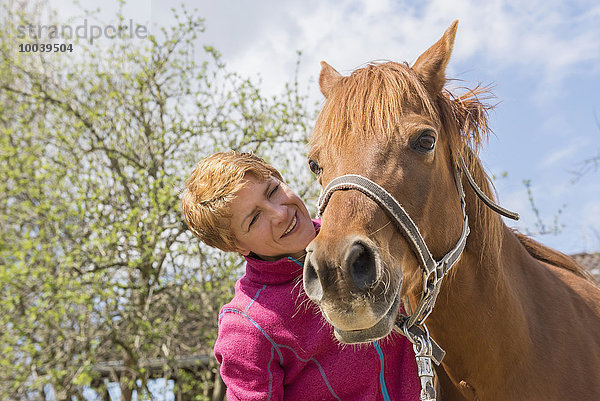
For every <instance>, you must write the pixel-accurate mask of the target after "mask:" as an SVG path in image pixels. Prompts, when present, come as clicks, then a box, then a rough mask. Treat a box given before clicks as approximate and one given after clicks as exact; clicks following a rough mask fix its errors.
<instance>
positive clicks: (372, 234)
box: [367, 221, 391, 238]
mask: <svg viewBox="0 0 600 401" xmlns="http://www.w3.org/2000/svg"><path fill="white" fill-rule="evenodd" d="M390 223H391V221H388V222H387V223H385V224H384V225H383V226H381V227H379V228H378V229H377V230H375V231H373V232H372V233H370V234H367V237H369V238H370V237H372V236H374V235H375V234H377V233H378V232H379V231H381V230H383V229H384V228H386V227H387V226H389V225H390Z"/></svg>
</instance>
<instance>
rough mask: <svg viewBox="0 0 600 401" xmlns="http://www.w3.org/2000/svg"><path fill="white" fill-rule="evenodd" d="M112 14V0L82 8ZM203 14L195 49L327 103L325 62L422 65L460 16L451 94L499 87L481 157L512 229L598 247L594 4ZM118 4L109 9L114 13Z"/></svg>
mask: <svg viewBox="0 0 600 401" xmlns="http://www.w3.org/2000/svg"><path fill="white" fill-rule="evenodd" d="M80 3H81V4H82V5H83V6H84V7H88V8H94V7H96V6H101V7H102V10H103V13H106V15H111V11H112V10H114V8H116V2H112V0H111V1H103V2H100V1H99V0H80ZM184 3H185V4H186V6H187V8H188V9H190V10H193V9H194V8H196V9H197V10H198V13H199V15H201V16H203V17H205V18H206V21H205V25H206V31H205V33H204V34H202V35H199V36H198V39H197V40H198V45H199V46H200V45H204V44H208V45H212V46H214V47H215V48H216V49H218V50H219V51H220V52H221V54H222V57H223V61H225V63H226V64H227V65H228V67H229V69H231V70H233V71H237V72H239V73H241V74H242V75H245V76H249V77H254V78H257V79H258V78H260V80H261V87H262V89H263V90H264V92H265V93H267V94H277V93H280V92H281V91H282V90H283V87H284V84H285V83H286V82H289V81H290V80H291V79H292V78H293V77H294V72H295V69H296V65H295V64H296V61H297V51H301V52H302V57H301V64H300V69H299V82H300V86H301V88H302V87H303V88H305V89H306V92H307V93H308V95H309V97H310V99H311V100H314V101H315V102H320V104H322V101H323V98H322V96H321V94H320V92H319V89H318V84H317V82H316V81H317V77H318V74H319V71H320V65H319V61H321V60H325V61H327V62H328V63H329V64H330V65H332V66H333V67H334V68H336V69H337V70H338V71H339V72H340V73H342V74H344V75H347V74H349V73H350V72H352V71H353V70H354V69H356V68H358V67H361V66H364V65H365V64H366V63H368V62H370V61H378V60H379V61H381V60H392V61H400V62H402V61H407V62H408V63H409V64H412V63H414V61H415V60H416V59H417V58H418V56H419V55H420V54H421V53H422V52H423V51H425V50H426V49H427V48H428V47H429V46H431V45H432V44H433V43H435V42H436V41H437V40H438V39H439V38H440V37H441V35H442V34H443V32H444V31H445V30H446V28H448V26H450V24H451V23H452V21H453V20H455V19H458V20H459V26H458V33H457V35H456V40H455V45H454V52H453V55H452V58H451V60H450V64H449V65H448V68H447V71H446V75H447V77H448V78H454V79H457V81H453V85H455V86H463V87H473V86H475V85H477V84H479V83H482V84H484V85H488V84H489V85H492V86H493V88H494V93H495V95H496V100H495V102H497V106H496V107H495V109H494V111H492V112H491V114H490V125H491V127H492V129H493V131H494V135H493V136H492V137H491V138H490V140H489V143H488V144H487V146H486V148H485V149H484V150H483V151H482V152H481V154H480V156H481V159H482V160H483V163H484V165H485V167H486V168H487V171H488V172H489V173H490V174H492V175H494V176H495V177H496V180H495V185H496V189H497V192H498V196H499V200H500V204H501V205H502V206H504V207H506V208H508V209H511V210H515V211H517V212H518V213H520V214H521V220H520V221H519V222H516V223H515V222H512V221H506V223H507V224H508V225H509V226H511V227H515V228H518V229H520V230H521V231H527V230H529V231H537V230H538V229H537V228H536V222H537V218H536V214H535V213H534V211H533V209H532V207H531V205H530V203H529V197H528V192H527V188H526V186H525V185H524V184H523V181H524V180H530V182H531V187H530V189H531V192H532V194H533V199H534V201H535V203H536V206H537V208H538V210H539V215H540V217H541V219H542V220H543V222H544V223H545V224H546V225H548V226H552V225H553V224H554V220H555V217H558V224H559V225H560V226H563V225H564V227H562V230H561V232H560V233H559V234H556V235H550V234H548V235H534V238H536V239H537V240H538V241H540V242H542V243H544V244H547V245H549V246H551V247H554V248H556V249H558V250H560V251H562V252H565V253H578V252H595V251H600V170H599V171H596V172H589V173H588V174H586V175H584V176H583V177H581V178H579V179H578V180H576V182H574V181H575V178H576V175H575V174H573V172H574V171H578V170H580V169H581V168H582V166H583V163H584V161H585V160H588V159H590V158H593V157H597V156H600V3H598V2H597V1H596V0H593V1H592V0H569V1H556V0H543V1H542V0H530V1H527V2H523V1H516V0H505V1H500V0H491V1H485V2H482V1H476V0H451V1H449V0H446V1H443V0H420V1H414V0H411V1H391V0H356V1H333V0H304V1H285V2H284V1H277V0H267V1H260V0H254V1H248V0H245V1H244V0H220V1H214V0H213V1H186V2H184ZM50 4H51V5H52V6H53V7H55V8H57V9H58V11H59V17H60V18H64V19H66V18H67V17H69V16H73V15H81V12H79V11H78V10H77V9H76V8H75V7H74V6H73V5H72V2H71V1H70V0H51V1H50ZM174 4H177V3H175V2H166V1H164V2H161V1H157V0H131V1H129V2H128V3H127V5H126V6H125V10H124V15H125V17H126V18H131V19H133V20H134V21H136V22H139V23H143V24H148V26H149V29H150V30H151V31H152V30H153V29H156V28H155V27H156V26H158V25H166V24H169V22H171V21H172V18H171V17H170V11H169V9H170V8H171V7H173V5H174ZM111 8H112V10H111Z"/></svg>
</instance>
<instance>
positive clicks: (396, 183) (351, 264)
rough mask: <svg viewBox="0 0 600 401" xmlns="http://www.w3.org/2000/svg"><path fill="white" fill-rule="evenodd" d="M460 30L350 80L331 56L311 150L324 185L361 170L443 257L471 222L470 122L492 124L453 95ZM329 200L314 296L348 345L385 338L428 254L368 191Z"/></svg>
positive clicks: (310, 284)
mask: <svg viewBox="0 0 600 401" xmlns="http://www.w3.org/2000/svg"><path fill="white" fill-rule="evenodd" d="M456 29H457V21H455V22H454V23H453V24H452V25H451V26H450V28H448V30H447V31H446V32H445V33H444V35H443V36H442V38H441V39H440V40H439V41H438V42H437V43H435V44H434V45H433V46H431V47H430V48H429V49H428V50H427V51H425V52H424V53H423V54H422V55H421V56H420V57H419V58H418V59H417V61H416V62H415V64H414V65H413V66H412V67H409V66H408V65H407V64H400V63H395V62H386V63H378V64H375V63H372V64H369V65H367V66H366V67H364V68H361V69H357V70H355V71H354V72H353V73H352V74H351V75H350V76H342V75H340V74H339V73H338V72H337V71H336V70H335V69H334V68H332V67H331V66H329V65H328V64H327V63H325V62H322V63H321V65H322V69H321V73H320V77H319V85H320V89H321V92H322V93H323V95H324V96H325V98H326V102H325V104H324V106H323V109H322V111H321V113H320V115H319V117H318V119H317V122H316V125H315V129H314V132H313V134H312V137H311V140H310V151H309V155H308V158H309V166H310V168H311V170H312V171H313V172H314V173H315V174H316V175H317V177H318V180H319V183H320V184H321V185H322V186H323V187H326V186H327V185H328V184H329V183H330V182H331V181H332V180H333V179H335V178H336V177H339V176H342V175H347V174H355V175H360V176H363V177H368V178H369V179H370V180H372V181H373V182H375V183H376V184H378V185H379V186H380V187H382V188H384V189H385V190H386V191H387V192H388V193H389V194H391V195H392V196H393V198H395V199H396V200H397V201H398V202H399V203H400V204H401V205H402V208H403V209H404V210H405V211H406V213H407V215H408V216H410V219H412V221H413V222H414V224H415V225H416V227H418V231H419V232H420V235H421V236H422V238H423V239H424V241H425V243H426V244H427V247H428V248H429V250H430V252H431V255H432V256H433V257H434V258H435V260H439V259H440V258H442V257H443V256H444V255H445V254H447V252H448V251H449V250H451V249H452V248H453V247H454V246H455V244H456V242H457V240H458V238H459V237H460V236H461V230H462V227H463V216H464V212H463V211H461V198H460V192H461V191H462V189H459V188H458V187H457V174H456V168H457V167H456V166H457V152H463V151H464V149H463V148H466V145H465V143H466V141H465V138H463V137H461V135H464V132H467V131H470V130H469V129H465V125H468V124H471V125H477V123H480V124H483V125H485V118H484V117H482V116H481V115H478V116H477V117H476V118H474V117H473V116H472V115H469V112H465V106H464V104H463V105H462V106H463V107H462V108H459V107H456V104H458V103H461V101H460V99H456V98H454V99H452V98H450V97H449V94H448V93H447V92H445V91H444V84H445V82H446V78H445V69H446V66H447V64H448V61H449V59H450V55H451V52H452V47H453V43H454V37H455V34H456ZM463 103H464V102H463ZM477 104H479V105H481V104H480V103H477ZM474 110H475V109H474ZM475 111H476V112H477V113H478V114H481V113H482V112H483V113H484V114H485V109H482V108H477V109H476V110H475ZM461 113H462V114H461ZM471 131H472V130H471ZM475 131H477V130H475ZM467 154H470V153H469V152H467ZM327 202H328V203H327V207H326V208H324V207H323V208H324V211H323V213H322V227H321V230H320V232H319V234H318V236H317V237H316V238H315V240H314V241H313V242H312V243H311V244H310V245H309V247H308V248H307V251H308V255H307V258H306V262H305V267H304V276H303V280H304V287H305V290H306V293H307V295H308V296H309V298H310V299H311V300H313V301H314V302H315V303H317V304H318V305H319V307H320V309H321V311H322V312H323V315H324V316H325V317H326V319H327V320H328V321H329V322H330V323H331V324H333V326H334V327H335V333H336V337H337V338H338V339H339V340H340V341H342V342H346V343H356V342H366V341H372V340H375V339H378V338H382V337H385V336H386V335H388V334H389V333H390V331H391V330H392V329H393V327H394V323H395V320H396V317H397V314H398V311H399V309H400V308H401V306H402V303H403V302H404V303H405V305H404V307H405V308H407V307H408V305H409V304H411V303H414V301H415V300H416V299H418V297H419V295H420V293H421V292H422V289H423V284H424V283H423V280H424V279H423V275H422V274H421V271H422V270H421V266H420V263H419V258H418V257H417V253H418V252H416V251H415V249H414V246H412V243H411V241H409V239H407V234H406V233H402V232H401V231H399V230H398V229H397V228H396V226H395V225H394V224H393V223H392V222H391V220H390V218H389V216H388V214H386V213H385V212H384V210H383V209H382V208H381V207H380V206H379V205H378V204H377V203H376V202H374V201H373V200H372V199H370V198H369V197H368V196H365V194H363V193H362V192H360V191H353V190H339V191H336V192H334V193H331V194H330V195H329V197H328V199H327Z"/></svg>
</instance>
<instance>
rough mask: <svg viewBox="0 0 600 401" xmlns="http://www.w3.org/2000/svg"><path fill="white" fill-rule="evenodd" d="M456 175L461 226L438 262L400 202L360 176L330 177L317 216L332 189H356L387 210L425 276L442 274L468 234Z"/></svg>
mask: <svg viewBox="0 0 600 401" xmlns="http://www.w3.org/2000/svg"><path fill="white" fill-rule="evenodd" d="M456 177H457V180H458V183H457V186H458V188H459V194H460V199H461V206H462V209H463V210H462V212H463V229H462V233H461V236H460V238H459V240H458V242H457V243H456V245H455V246H454V248H453V249H452V250H451V251H450V252H448V253H447V254H446V255H445V256H444V257H443V258H442V259H441V260H440V261H436V260H435V259H434V257H433V256H432V255H431V252H430V251H429V248H428V247H427V244H426V243H425V240H424V239H423V236H422V235H421V233H420V231H419V228H418V227H417V225H416V224H415V222H414V221H413V220H412V219H411V218H410V216H409V215H408V213H407V212H406V210H405V209H404V208H403V207H402V205H400V203H399V202H398V201H397V200H396V199H395V198H394V197H393V196H392V195H391V194H390V193H389V192H387V191H386V190H385V189H384V188H383V187H382V186H380V185H379V184H377V183H376V182H374V181H371V180H370V179H368V178H366V177H363V176H361V175H357V174H347V175H342V176H340V177H337V178H335V179H333V180H332V181H331V182H330V183H329V184H328V185H327V187H326V188H325V189H324V190H323V193H322V194H321V196H320V197H319V203H318V205H319V215H321V214H323V212H324V211H325V207H327V204H328V203H329V200H330V199H331V196H332V195H333V193H334V192H335V191H340V190H351V189H354V190H358V191H360V192H362V193H363V194H364V195H366V196H367V197H369V198H370V199H372V200H373V201H375V202H376V203H377V204H378V205H379V206H380V207H381V208H382V209H383V210H384V211H385V212H386V213H387V215H388V216H389V217H390V219H391V220H392V222H394V224H395V225H396V227H397V228H398V230H399V231H400V232H401V233H402V234H403V235H404V237H405V238H406V240H407V241H408V243H409V244H410V246H411V248H412V250H413V252H414V253H415V255H416V256H417V259H418V261H419V264H420V265H421V267H422V268H423V270H424V271H425V272H426V273H427V275H430V274H432V273H434V272H436V273H437V274H436V276H438V277H439V276H443V275H444V274H445V273H446V271H447V270H448V269H449V268H450V267H451V266H452V265H454V263H456V261H457V260H458V258H459V257H460V255H461V253H462V251H463V249H464V247H465V244H466V240H467V236H468V234H469V224H468V217H467V214H466V211H465V201H464V192H463V189H462V184H461V182H460V177H459V176H458V174H457V175H456Z"/></svg>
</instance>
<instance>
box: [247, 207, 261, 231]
mask: <svg viewBox="0 0 600 401" xmlns="http://www.w3.org/2000/svg"><path fill="white" fill-rule="evenodd" d="M259 215H260V212H256V214H255V215H254V216H253V217H252V220H250V224H248V231H250V229H251V228H252V225H253V224H254V223H255V222H256V220H258V216H259Z"/></svg>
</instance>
